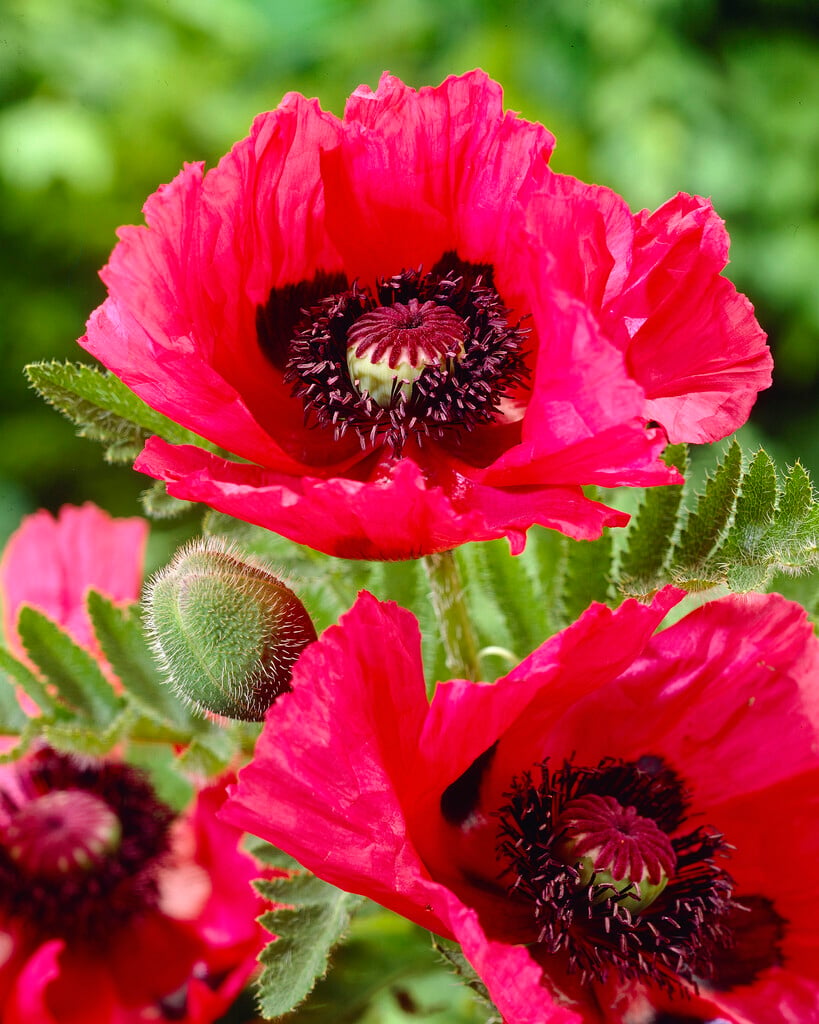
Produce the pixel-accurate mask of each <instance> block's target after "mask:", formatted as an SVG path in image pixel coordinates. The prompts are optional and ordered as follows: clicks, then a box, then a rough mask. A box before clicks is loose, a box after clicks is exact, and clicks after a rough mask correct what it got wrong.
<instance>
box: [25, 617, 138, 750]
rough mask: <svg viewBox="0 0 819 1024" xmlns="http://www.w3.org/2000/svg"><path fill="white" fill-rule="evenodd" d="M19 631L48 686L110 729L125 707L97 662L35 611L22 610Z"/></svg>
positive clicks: (70, 703) (99, 725) (80, 711)
mask: <svg viewBox="0 0 819 1024" xmlns="http://www.w3.org/2000/svg"><path fill="white" fill-rule="evenodd" d="M17 629H18V632H19V634H20V639H21V640H22V642H23V646H24V647H25V649H26V653H27V654H28V656H29V658H31V660H32V661H33V662H34V663H35V664H36V665H37V667H38V668H39V669H40V671H41V672H42V674H43V676H44V681H45V684H46V686H47V687H49V688H51V689H52V690H54V691H56V692H58V693H59V694H60V696H61V697H62V698H63V700H65V701H66V703H67V704H69V705H70V706H71V707H72V708H73V709H74V710H75V711H76V712H77V713H78V714H79V715H81V716H82V717H84V718H86V719H87V720H88V721H89V722H92V723H93V724H94V725H96V726H97V727H99V728H101V729H103V730H104V729H107V728H108V726H110V725H111V723H112V722H113V721H114V719H115V718H116V716H117V714H118V713H119V712H120V711H121V710H122V707H123V703H122V700H121V699H120V698H119V697H117V696H116V694H115V693H114V691H113V689H112V688H111V684H110V683H109V682H108V680H107V679H106V678H105V676H104V675H103V674H102V672H101V671H100V667H99V665H98V663H97V661H96V660H95V659H94V658H93V657H92V656H91V655H90V654H89V653H88V651H86V650H84V649H83V648H82V647H79V646H78V645H77V644H75V643H74V641H73V640H72V639H71V638H70V637H69V636H68V634H67V633H64V632H63V631H62V630H61V629H60V628H59V627H58V626H56V625H55V624H54V623H53V622H52V621H51V620H50V619H49V618H47V617H46V616H45V615H43V614H42V612H38V611H37V610H36V609H34V608H29V607H24V608H23V609H22V610H21V612H20V617H19V619H18V623H17Z"/></svg>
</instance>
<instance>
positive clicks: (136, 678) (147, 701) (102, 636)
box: [88, 590, 192, 728]
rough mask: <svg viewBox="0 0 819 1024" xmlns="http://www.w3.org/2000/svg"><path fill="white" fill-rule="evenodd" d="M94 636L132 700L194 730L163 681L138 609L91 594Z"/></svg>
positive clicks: (159, 715)
mask: <svg viewBox="0 0 819 1024" xmlns="http://www.w3.org/2000/svg"><path fill="white" fill-rule="evenodd" d="M88 614H89V616H90V618H91V623H92V625H93V627H94V634H95V636H96V638H97V641H98V642H99V645H100V647H101V649H102V653H103V654H104V655H105V657H106V659H107V660H108V663H109V664H110V666H111V668H112V669H113V670H114V672H115V673H116V674H117V676H119V678H120V680H121V681H122V684H123V686H124V687H125V689H126V691H127V693H128V696H129V697H130V698H131V699H133V700H134V701H136V702H138V703H139V704H140V705H141V706H142V708H143V709H144V710H145V711H146V712H147V713H148V714H150V715H151V716H152V717H159V718H160V719H161V720H167V721H169V722H172V723H174V724H175V725H177V726H181V727H182V728H190V725H191V721H192V719H191V713H190V711H189V710H188V709H187V708H186V707H185V706H184V705H183V704H182V702H181V701H179V700H178V699H177V698H176V696H175V695H174V693H173V690H172V689H171V687H170V686H168V684H167V683H165V681H164V680H163V677H162V675H161V673H160V672H159V669H158V668H157V665H156V662H155V661H154V658H153V655H152V654H151V651H150V648H149V647H148V643H147V641H146V639H145V634H144V632H143V626H142V615H141V613H140V609H139V606H138V605H131V606H130V607H127V608H119V607H117V606H116V605H115V604H114V603H113V602H112V601H109V600H108V598H107V597H104V596H103V595H102V594H100V593H98V592H97V591H95V590H92V591H90V593H89V594H88Z"/></svg>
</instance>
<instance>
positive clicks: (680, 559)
mask: <svg viewBox="0 0 819 1024" xmlns="http://www.w3.org/2000/svg"><path fill="white" fill-rule="evenodd" d="M741 476H742V450H741V449H740V447H739V444H738V443H737V441H736V439H734V440H733V441H732V442H731V444H730V446H729V448H728V450H727V451H726V453H725V455H724V457H723V459H722V461H721V462H720V463H719V465H718V466H717V467H716V470H715V471H714V474H713V476H708V477H707V478H706V484H705V490H704V491H703V493H702V495H701V496H700V497H699V499H698V501H697V505H696V507H695V509H694V510H693V512H691V513H690V514H689V516H688V518H687V519H686V521H685V525H684V526H683V528H682V529H681V531H680V537H679V540H678V542H677V546H676V549H675V551H674V556H673V559H672V575H673V577H674V578H675V579H677V580H679V581H680V582H681V583H683V584H684V582H685V581H686V580H687V579H689V578H691V577H694V576H696V573H697V570H698V569H699V568H700V567H701V566H702V565H703V564H704V563H705V561H706V559H707V558H708V556H709V555H710V554H711V551H712V550H713V548H714V546H715V545H716V544H717V542H718V541H719V539H720V537H721V536H722V534H723V531H724V530H725V527H726V525H727V523H728V520H729V518H730V516H731V513H732V512H733V510H734V504H735V502H736V497H737V493H738V492H739V483H740V479H741Z"/></svg>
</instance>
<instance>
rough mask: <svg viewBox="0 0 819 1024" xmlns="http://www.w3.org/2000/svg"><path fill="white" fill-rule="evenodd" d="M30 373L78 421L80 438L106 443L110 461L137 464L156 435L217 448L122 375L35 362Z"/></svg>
mask: <svg viewBox="0 0 819 1024" xmlns="http://www.w3.org/2000/svg"><path fill="white" fill-rule="evenodd" d="M26 375H27V376H28V379H29V381H30V382H31V384H32V386H33V387H34V388H35V390H36V391H37V392H38V393H39V394H40V395H41V396H42V397H43V398H44V399H45V400H46V401H47V402H48V403H49V405H52V406H54V408H55V409H57V410H58V412H61V413H62V414H63V415H64V416H66V417H67V418H68V419H70V420H71V421H72V423H74V424H75V425H76V427H77V428H78V430H77V432H78V434H79V435H80V437H87V438H90V439H91V440H92V441H99V442H100V443H101V444H103V445H105V459H106V461H107V462H133V460H134V459H135V458H136V457H137V455H139V453H140V452H141V451H142V447H143V445H144V443H145V441H146V439H147V438H148V437H149V436H150V435H151V434H157V435H158V436H159V437H162V438H164V439H165V440H166V441H170V442H172V443H173V444H186V443H187V444H190V443H195V444H198V445H199V446H200V447H207V448H212V446H211V445H209V444H208V442H206V441H203V440H202V439H201V438H198V437H197V436H196V435H195V434H193V433H191V432H190V431H189V430H185V428H184V427H180V426H179V424H177V423H174V422H173V421H172V420H169V419H168V418H167V417H165V416H163V415H162V414H161V413H158V412H156V411H155V410H153V409H151V408H150V406H148V405H146V404H145V403H144V402H143V401H142V400H141V399H140V398H137V396H136V395H135V394H134V393H133V391H130V390H129V389H128V388H127V387H126V386H125V385H124V384H123V383H122V381H121V380H119V378H118V377H115V376H114V375H113V374H111V373H108V372H107V371H104V370H98V369H96V368H95V367H93V366H86V365H84V364H82V363H60V362H57V361H56V360H55V361H52V362H47V363H32V364H31V365H30V366H27V367H26Z"/></svg>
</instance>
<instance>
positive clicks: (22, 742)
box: [0, 718, 42, 764]
mask: <svg viewBox="0 0 819 1024" xmlns="http://www.w3.org/2000/svg"><path fill="white" fill-rule="evenodd" d="M41 725H42V719H39V718H32V719H30V720H29V721H28V722H27V724H26V725H24V726H23V729H22V731H21V732H20V734H19V735H18V736H17V742H16V743H13V744H12V746H10V747H7V748H6V749H5V750H3V752H2V753H0V764H9V763H10V762H12V761H17V760H19V759H20V758H21V757H22V756H23V755H24V754H25V753H26V751H27V750H28V749H29V747H30V746H31V744H32V743H33V742H34V740H36V739H37V738H38V737H39V736H40V729H41Z"/></svg>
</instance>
